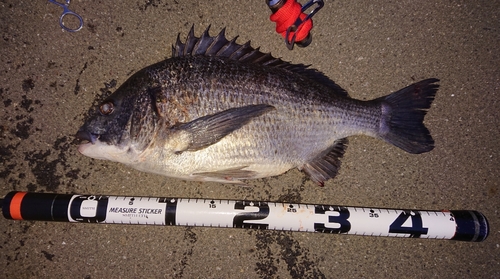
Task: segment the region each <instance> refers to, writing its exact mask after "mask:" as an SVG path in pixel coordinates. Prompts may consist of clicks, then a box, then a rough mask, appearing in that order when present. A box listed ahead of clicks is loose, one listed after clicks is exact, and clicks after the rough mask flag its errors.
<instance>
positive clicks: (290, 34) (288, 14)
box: [266, 0, 324, 50]
mask: <svg viewBox="0 0 500 279" xmlns="http://www.w3.org/2000/svg"><path fill="white" fill-rule="evenodd" d="M266 3H267V5H268V6H269V8H270V9H271V12H272V14H271V17H270V19H271V21H274V22H276V32H278V33H279V34H281V36H282V37H283V38H285V44H286V46H287V47H288V49H290V50H292V49H293V46H294V44H297V45H298V46H300V47H306V46H308V45H309V44H310V43H311V41H312V35H311V33H310V32H311V29H312V28H313V22H312V17H313V16H314V15H315V14H316V13H317V12H318V11H319V10H320V9H321V8H322V7H323V5H324V3H323V1H322V0H311V1H309V2H307V3H306V4H305V5H304V6H302V5H300V3H298V2H297V0H266ZM313 6H314V7H313ZM312 7H313V8H312ZM309 8H312V11H311V12H310V13H309V14H306V13H305V12H306V11H307V9H309Z"/></svg>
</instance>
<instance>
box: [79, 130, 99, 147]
mask: <svg viewBox="0 0 500 279" xmlns="http://www.w3.org/2000/svg"><path fill="white" fill-rule="evenodd" d="M75 137H76V138H77V139H79V140H82V141H88V142H90V143H91V144H95V142H96V141H97V139H98V138H99V135H96V134H92V133H91V132H89V131H87V130H83V129H80V130H78V132H77V133H76V135H75Z"/></svg>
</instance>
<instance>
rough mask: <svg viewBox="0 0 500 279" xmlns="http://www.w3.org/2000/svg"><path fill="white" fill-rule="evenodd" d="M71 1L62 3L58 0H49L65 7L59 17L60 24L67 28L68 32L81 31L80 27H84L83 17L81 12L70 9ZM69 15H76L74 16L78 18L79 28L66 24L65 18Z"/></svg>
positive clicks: (66, 0) (67, 0)
mask: <svg viewBox="0 0 500 279" xmlns="http://www.w3.org/2000/svg"><path fill="white" fill-rule="evenodd" d="M70 1H71V0H65V2H66V3H60V2H57V1H56V0H49V2H50V3H53V4H56V5H58V6H59V7H61V8H63V13H62V14H61V16H60V17H59V25H61V27H62V29H64V30H66V31H68V32H76V31H80V29H82V28H83V18H82V17H81V16H80V15H79V14H77V13H75V12H73V11H72V10H70V9H69V8H68V6H69V2H70ZM67 15H70V16H74V17H76V18H77V19H78V21H79V24H78V27H77V28H74V29H72V28H69V27H67V26H66V25H64V22H63V19H64V17H65V16H67Z"/></svg>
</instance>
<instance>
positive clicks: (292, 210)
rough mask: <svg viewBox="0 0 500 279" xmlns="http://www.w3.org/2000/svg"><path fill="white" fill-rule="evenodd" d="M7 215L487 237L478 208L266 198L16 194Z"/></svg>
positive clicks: (5, 207) (6, 205)
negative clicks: (440, 208) (431, 208)
mask: <svg viewBox="0 0 500 279" xmlns="http://www.w3.org/2000/svg"><path fill="white" fill-rule="evenodd" d="M0 204H2V212H3V216H4V217H5V218H7V219H14V220H39V221H62V222H79V223H98V224H138V225H163V226H200V227H217V228H247V229H268V230H282V231H299V232H321V233H335V234H348V235H364V236H389V237H412V238H430V239H451V240H460V241H473V242H480V241H483V240H485V239H486V237H487V236H488V233H489V226H488V221H487V220H486V217H485V216H484V215H483V214H481V213H480V212H477V211H473V210H451V211H447V210H444V211H428V210H404V209H385V208H384V209H382V208H369V207H349V206H337V205H311V204H297V203H276V202H262V201H234V200H216V199H185V198H158V197H125V196H99V195H70V194H50V193H30V192H17V191H14V192H10V193H8V194H7V195H6V196H5V198H4V199H3V201H2V202H0Z"/></svg>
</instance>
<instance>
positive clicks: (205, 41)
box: [172, 25, 347, 96]
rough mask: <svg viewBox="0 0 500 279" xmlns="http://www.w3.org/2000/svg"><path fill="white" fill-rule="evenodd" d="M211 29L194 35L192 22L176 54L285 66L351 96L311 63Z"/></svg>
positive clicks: (178, 37)
mask: <svg viewBox="0 0 500 279" xmlns="http://www.w3.org/2000/svg"><path fill="white" fill-rule="evenodd" d="M209 29H210V26H208V28H207V29H206V30H205V31H204V32H203V34H202V35H201V37H196V36H195V35H194V25H193V26H191V30H189V34H188V35H187V37H186V41H185V43H183V42H181V39H180V34H178V35H177V41H176V42H175V45H172V57H182V56H195V55H204V56H217V57H226V58H229V59H231V60H235V61H239V62H242V63H249V64H257V65H262V66H267V67H276V68H282V69H286V70H289V71H292V72H295V73H297V74H300V75H302V76H304V77H307V78H309V79H311V80H314V81H317V82H319V83H322V84H324V85H326V86H329V87H331V88H333V89H334V91H335V92H336V93H338V94H340V95H343V96H347V92H346V91H345V90H344V89H342V88H341V87H340V86H338V85H337V84H335V82H333V81H332V80H330V79H329V78H328V77H327V76H325V75H324V74H323V73H321V72H319V71H317V70H315V69H311V68H309V65H304V64H292V63H290V62H286V61H283V60H281V59H280V58H275V57H273V56H272V55H271V54H270V53H263V52H261V51H260V48H253V47H252V46H250V41H248V42H246V43H244V44H238V43H236V39H237V38H238V36H236V37H234V38H233V39H232V40H228V39H227V38H226V34H225V32H226V28H223V29H222V30H221V31H220V32H219V34H218V35H217V36H215V37H211V36H210V35H209V34H208V31H209Z"/></svg>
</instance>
